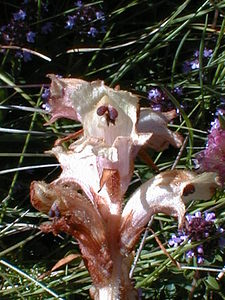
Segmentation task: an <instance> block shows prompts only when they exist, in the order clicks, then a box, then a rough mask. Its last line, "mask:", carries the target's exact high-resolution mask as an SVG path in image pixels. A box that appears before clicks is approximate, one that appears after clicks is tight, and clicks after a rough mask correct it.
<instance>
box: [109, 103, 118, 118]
mask: <svg viewBox="0 0 225 300" xmlns="http://www.w3.org/2000/svg"><path fill="white" fill-rule="evenodd" d="M108 112H109V119H110V120H111V121H115V120H116V118H117V117H118V111H117V110H116V109H115V108H114V107H112V106H108Z"/></svg>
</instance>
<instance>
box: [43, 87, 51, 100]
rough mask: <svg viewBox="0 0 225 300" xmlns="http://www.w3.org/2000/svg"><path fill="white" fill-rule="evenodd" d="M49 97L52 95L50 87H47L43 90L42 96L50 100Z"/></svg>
mask: <svg viewBox="0 0 225 300" xmlns="http://www.w3.org/2000/svg"><path fill="white" fill-rule="evenodd" d="M49 97H50V89H49V88H45V89H44V90H43V93H42V94H41V98H42V99H43V100H45V101H46V100H48V98H49Z"/></svg>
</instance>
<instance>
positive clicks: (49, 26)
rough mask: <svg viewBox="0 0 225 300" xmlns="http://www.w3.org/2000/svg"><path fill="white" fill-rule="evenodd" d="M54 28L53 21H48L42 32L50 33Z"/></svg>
mask: <svg viewBox="0 0 225 300" xmlns="http://www.w3.org/2000/svg"><path fill="white" fill-rule="evenodd" d="M52 28H53V23H52V22H47V23H45V24H44V25H43V26H42V27H41V32H42V33H43V34H48V33H50V32H52Z"/></svg>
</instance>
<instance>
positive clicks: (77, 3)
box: [74, 1, 83, 7]
mask: <svg viewBox="0 0 225 300" xmlns="http://www.w3.org/2000/svg"><path fill="white" fill-rule="evenodd" d="M74 5H75V6H78V7H82V6H83V3H82V1H76V2H75V3H74Z"/></svg>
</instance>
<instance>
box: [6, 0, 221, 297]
mask: <svg viewBox="0 0 225 300" xmlns="http://www.w3.org/2000/svg"><path fill="white" fill-rule="evenodd" d="M0 9H1V16H2V17H1V21H0V22H1V24H0V26H1V28H0V40H1V41H0V45H1V46H0V51H1V52H0V63H1V66H0V85H1V89H0V108H1V110H0V126H1V128H0V132H1V135H0V157H1V160H0V165H1V171H0V176H1V181H0V191H1V206H0V219H1V220H0V286H1V289H0V299H88V297H89V296H88V289H89V287H90V283H91V280H90V278H89V276H88V272H87V271H86V269H85V267H84V264H83V262H82V260H81V259H80V258H79V257H77V258H76V259H75V260H73V261H72V262H70V263H69V264H67V265H64V266H63V267H61V268H59V269H57V270H56V271H54V272H52V273H51V274H48V275H47V276H45V277H44V276H41V275H42V274H43V273H45V272H46V271H48V270H50V269H51V268H52V267H53V266H54V264H55V263H56V262H57V261H58V260H60V259H61V258H63V257H65V256H67V255H68V254H71V253H79V249H78V247H77V243H76V241H74V240H72V239H71V238H70V237H69V236H66V235H59V236H56V237H54V236H53V235H50V234H49V235H45V234H43V233H41V232H40V230H39V224H40V223H42V222H43V221H46V220H48V217H47V216H45V215H42V214H40V213H39V212H37V211H36V210H35V209H34V208H32V207H31V204H30V201H29V186H30V183H31V182H32V181H33V180H45V181H47V182H50V181H51V180H53V179H54V178H56V176H57V175H58V174H59V173H60V169H59V167H58V165H57V161H56V160H55V159H54V158H52V157H50V156H49V155H48V154H46V153H44V151H45V150H48V149H50V148H51V147H52V146H53V143H54V141H55V140H56V138H57V137H62V136H64V135H66V134H68V133H70V132H74V131H75V130H76V129H77V128H79V126H80V125H79V124H74V123H73V122H70V121H68V120H63V121H61V120H60V121H58V122H56V123H54V124H53V125H50V126H44V123H45V122H46V121H47V120H48V114H47V113H46V112H47V110H46V111H44V110H43V108H46V109H48V105H47V102H46V97H45V96H46V93H47V90H45V88H47V87H48V85H49V80H48V79H47V78H46V74H49V73H55V74H58V75H60V76H63V77H78V78H82V79H85V80H95V79H103V80H104V81H105V83H106V84H108V85H110V86H113V87H114V86H115V85H117V84H119V85H120V87H121V89H127V90H129V91H132V92H133V93H136V94H138V95H139V96H140V104H141V106H149V105H151V106H152V107H153V108H154V109H159V110H163V111H166V110H168V109H171V108H175V109H177V110H178V118H177V119H176V120H175V121H174V122H173V124H170V127H171V129H173V130H178V131H179V132H181V133H182V135H183V136H184V137H186V139H185V141H186V145H185V148H184V149H183V151H182V153H181V156H180V157H179V158H180V159H179V162H178V164H177V166H176V167H177V168H189V169H192V168H193V167H194V164H193V158H194V157H195V154H196V153H197V152H198V151H199V150H201V149H203V148H204V147H205V143H206V138H207V133H208V130H209V129H210V122H211V121H213V120H214V118H215V116H216V112H217V111H218V109H220V110H223V109H224V104H225V100H224V95H225V90H224V80H225V65H224V57H225V47H224V45H225V44H224V26H225V19H224V13H225V1H220V0H215V1H213V0H211V1H209V0H208V1H192V0H186V1H180V0H179V1H168V0H167V1H166V0H161V1H153V0H144V1H139V0H134V1H83V2H81V1H77V2H74V1H52V0H49V1H47V0H46V1H42V0H25V1H0ZM24 14H25V15H24ZM43 93H44V94H43ZM178 152H179V150H177V149H173V148H172V147H170V148H169V149H168V150H166V151H164V152H163V153H156V152H153V151H150V153H149V154H150V155H151V157H152V159H153V160H154V162H155V164H156V165H157V166H158V168H159V170H160V171H162V170H165V169H168V168H171V167H172V166H173V164H174V162H175V160H176V158H177V156H178ZM153 174H155V171H154V170H153V169H151V168H150V167H149V166H146V165H145V164H144V163H143V161H141V160H140V159H137V161H136V165H135V173H134V178H133V180H132V183H131V186H130V189H129V191H128V193H130V192H131V191H132V190H133V189H135V187H137V186H138V185H140V183H141V182H143V181H145V180H147V179H148V178H150V177H151V176H153ZM224 203H225V202H224V193H223V192H222V191H221V192H218V193H217V194H216V195H215V197H214V198H213V199H212V200H210V201H208V202H204V203H202V202H199V203H197V204H190V206H189V207H188V212H189V213H194V212H196V211H202V212H205V211H207V212H210V211H214V212H215V213H216V221H215V224H216V226H217V227H218V226H220V227H223V226H224V220H225V214H224V206H225V204H224ZM152 228H153V230H154V231H155V233H156V235H157V236H158V238H159V239H160V241H161V243H162V244H163V245H164V247H165V248H166V249H167V251H168V252H169V253H170V254H171V255H172V256H173V257H174V258H175V259H176V260H177V261H179V262H180V263H182V268H181V269H178V268H177V267H176V266H174V265H173V263H172V261H171V260H170V259H169V258H168V257H167V256H166V255H165V253H164V252H163V251H162V250H161V249H160V247H159V245H158V243H157V242H156V240H155V239H154V236H153V234H152V233H151V232H149V233H148V237H147V238H146V241H145V245H144V248H143V250H142V252H141V255H140V257H139V259H138V262H137V265H136V267H135V269H134V274H133V277H134V280H135V282H136V286H137V287H138V288H140V292H141V293H142V297H143V299H225V288H224V286H225V285H224V278H221V279H220V280H216V276H217V275H218V273H219V270H221V269H222V268H223V265H224V246H223V247H218V246H216V247H215V249H214V251H213V252H212V253H211V254H210V257H207V258H206V259H205V261H204V263H203V264H201V265H199V264H198V263H197V261H196V260H195V259H192V260H186V257H185V252H186V251H187V249H190V247H192V248H193V247H194V246H195V245H192V244H191V245H190V244H189V245H187V244H185V245H182V246H179V247H177V248H173V247H170V246H169V245H168V241H169V239H170V238H171V235H172V234H173V233H176V231H177V223H176V220H174V219H172V218H170V217H167V216H164V215H158V216H156V217H155V218H154V222H153V223H152ZM206 240H207V239H205V240H204V241H203V244H204V243H206V242H207V241H206ZM212 269H213V270H214V271H213V270H212ZM40 276H41V277H40Z"/></svg>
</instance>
